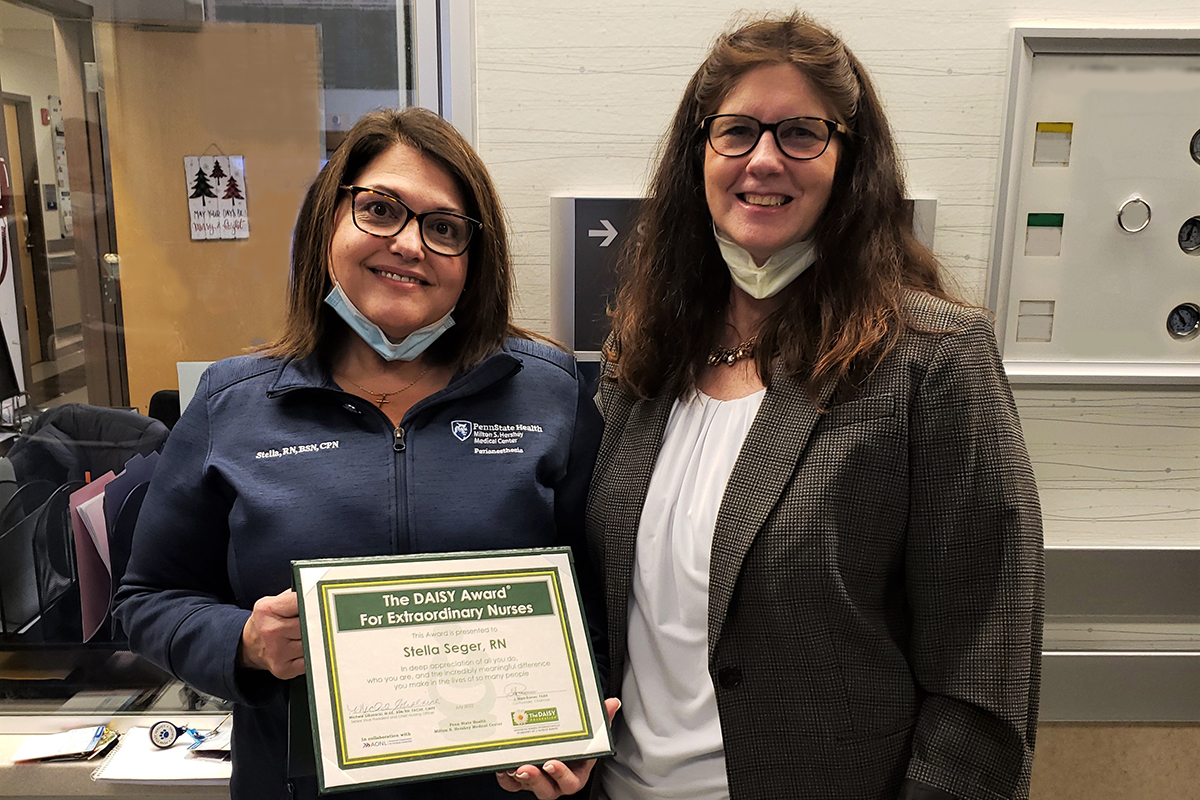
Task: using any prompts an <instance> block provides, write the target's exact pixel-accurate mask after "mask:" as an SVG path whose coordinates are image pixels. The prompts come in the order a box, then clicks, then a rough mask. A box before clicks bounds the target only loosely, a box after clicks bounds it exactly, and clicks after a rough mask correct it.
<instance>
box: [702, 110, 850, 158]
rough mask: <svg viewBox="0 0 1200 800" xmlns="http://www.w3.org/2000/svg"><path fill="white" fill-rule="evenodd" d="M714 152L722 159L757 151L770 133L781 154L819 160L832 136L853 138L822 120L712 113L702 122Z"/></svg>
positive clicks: (837, 125)
mask: <svg viewBox="0 0 1200 800" xmlns="http://www.w3.org/2000/svg"><path fill="white" fill-rule="evenodd" d="M700 128H701V130H703V131H704V132H705V133H706V134H707V135H708V143H709V144H710V145H712V149H713V150H714V151H715V152H716V153H717V154H718V155H722V156H726V157H728V158H738V157H739V156H744V155H746V154H747V153H749V152H750V151H752V150H753V149H754V148H756V147H758V142H759V140H760V139H762V135H763V134H764V133H766V132H767V131H770V132H771V135H772V136H773V137H775V144H776V146H777V147H778V148H779V151H780V152H781V153H783V154H784V155H785V156H787V157H788V158H793V159H795V160H797V161H811V160H812V159H814V158H820V157H821V154H822V153H824V152H825V150H826V148H828V147H829V140H830V139H832V138H833V134H835V133H840V134H842V135H843V136H849V135H850V129H849V128H847V127H846V126H845V125H843V124H842V123H840V122H835V121H834V120H831V119H825V118H823V117H788V118H787V119H781V120H779V121H778V122H762V121H761V120H757V119H755V118H754V117H749V116H746V115H745V114H712V115H711V116H707V117H705V118H704V119H703V120H702V121H701V122H700Z"/></svg>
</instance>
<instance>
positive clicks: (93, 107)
mask: <svg viewBox="0 0 1200 800" xmlns="http://www.w3.org/2000/svg"><path fill="white" fill-rule="evenodd" d="M22 5H25V6H27V7H30V8H34V9H35V10H38V11H44V12H48V13H53V14H55V15H56V16H55V17H54V46H55V56H56V61H57V66H58V84H59V94H60V96H61V97H62V119H63V132H64V134H65V135H66V140H67V171H68V173H69V178H70V185H71V215H72V218H73V221H74V228H75V230H74V240H75V263H76V267H77V272H78V276H79V300H80V310H81V315H82V320H83V348H84V374H85V377H86V380H87V390H88V402H90V403H92V404H94V405H105V406H116V407H127V406H128V405H129V378H128V373H127V370H126V366H125V333H124V326H123V316H122V313H121V293H120V284H119V282H118V275H117V273H116V266H115V265H112V266H110V265H109V264H107V263H106V261H105V256H106V255H108V254H116V253H117V241H116V230H115V227H114V226H115V223H114V220H113V214H112V181H111V177H110V175H109V174H108V147H107V140H106V138H105V135H104V111H103V98H102V96H101V93H100V91H99V89H100V87H99V85H98V84H99V69H98V68H97V65H96V53H95V45H94V42H93V39H92V22H91V11H92V9H91V8H90V7H88V6H84V5H83V4H81V3H73V2H70V0H54V1H53V2H38V3H31V2H27V3H22ZM66 7H78V8H75V12H76V14H77V16H70V15H69V14H67V13H63V11H62V10H63V9H64V8H66ZM67 10H69V9H67Z"/></svg>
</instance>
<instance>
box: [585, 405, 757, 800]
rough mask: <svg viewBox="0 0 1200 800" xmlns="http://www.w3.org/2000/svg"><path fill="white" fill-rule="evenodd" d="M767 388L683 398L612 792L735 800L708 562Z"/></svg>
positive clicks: (639, 610) (643, 534)
mask: <svg viewBox="0 0 1200 800" xmlns="http://www.w3.org/2000/svg"><path fill="white" fill-rule="evenodd" d="M765 394H766V389H762V390H760V391H758V392H755V393H754V394H752V395H749V396H747V397H743V398H739V399H737V400H726V401H722V400H714V399H713V398H711V397H708V396H707V395H704V394H702V393H700V392H696V393H695V394H694V395H692V396H691V397H688V398H685V399H680V400H677V401H675V405H674V406H673V407H672V409H671V416H670V418H669V419H668V421H667V428H666V431H665V433H664V434H663V444H662V450H661V452H660V453H659V456H658V461H657V463H656V464H655V465H654V472H653V474H652V475H651V477H650V487H649V490H648V492H647V494H646V503H645V505H644V506H643V508H642V517H641V522H640V524H639V526H638V537H637V550H636V553H635V556H634V562H633V583H632V587H631V589H630V598H629V625H628V633H627V659H628V660H627V661H626V664H625V676H624V679H623V681H622V684H621V703H622V705H621V715H622V717H623V719H624V725H622V726H620V728H619V730H618V733H617V738H616V751H617V755H616V758H615V759H613V761H612V762H611V763H610V764H609V765H608V766H607V768H606V769H605V770H604V773H603V780H602V783H603V789H604V793H605V794H606V795H608V797H610V798H611V799H612V800H650V798H694V799H695V800H728V798H729V784H728V781H727V779H726V776H725V751H724V748H723V742H722V739H721V722H720V720H719V719H718V717H717V698H716V694H715V692H714V691H713V685H712V679H711V678H710V677H709V674H708V571H709V563H710V560H711V555H712V539H713V529H714V528H715V527H716V523H717V512H718V511H719V510H720V508H721V499H722V498H723V497H724V495H725V485H726V484H727V483H728V482H729V475H730V473H731V472H732V471H733V465H734V462H735V461H737V457H738V453H740V452H741V449H742V442H743V441H745V438H746V433H747V432H748V431H749V430H750V426H751V424H752V423H753V422H754V417H755V415H756V414H757V413H758V408H759V405H761V403H762V399H763V396H764V395H765Z"/></svg>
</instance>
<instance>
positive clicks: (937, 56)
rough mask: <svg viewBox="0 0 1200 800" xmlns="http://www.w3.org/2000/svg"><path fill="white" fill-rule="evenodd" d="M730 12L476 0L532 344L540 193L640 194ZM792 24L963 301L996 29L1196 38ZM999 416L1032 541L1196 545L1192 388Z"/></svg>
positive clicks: (944, 12) (978, 243) (920, 7)
mask: <svg viewBox="0 0 1200 800" xmlns="http://www.w3.org/2000/svg"><path fill="white" fill-rule="evenodd" d="M744 7H745V5H744V4H743V3H739V2H720V1H719V0H688V1H687V2H661V1H659V2H635V1H634V0H610V2H605V3H599V2H583V1H582V0H525V1H524V2H522V0H476V46H477V51H476V56H477V61H476V69H477V87H478V101H477V102H478V116H477V124H478V132H479V139H478V143H479V150H480V152H481V154H482V155H483V158H484V160H485V161H486V162H487V164H488V166H489V167H490V168H491V169H492V172H493V175H494V177H495V178H496V181H497V184H498V186H499V189H500V194H501V197H502V198H503V199H504V201H505V203H506V205H507V209H508V212H509V216H510V219H511V221H512V231H513V238H514V252H515V255H516V263H517V270H518V274H517V285H518V292H519V305H518V315H519V318H520V322H522V323H523V324H526V325H529V326H531V327H534V328H536V329H539V330H543V331H546V330H549V317H550V313H549V309H550V269H549V261H550V231H549V221H550V196H551V195H554V194H573V195H600V196H603V195H608V196H622V195H626V194H628V193H630V192H634V193H637V192H640V191H642V190H643V188H644V182H645V179H646V176H647V172H648V170H649V168H650V166H651V165H652V163H653V157H654V151H655V148H656V145H657V143H658V141H659V138H660V137H661V135H662V134H663V132H664V130H665V129H666V125H667V123H668V121H669V118H670V115H671V114H672V113H673V111H674V109H675V106H676V105H677V103H678V101H679V96H680V93H681V92H682V90H683V87H684V85H685V84H686V82H687V79H688V78H689V77H690V75H691V73H692V72H693V71H694V70H695V68H696V66H697V64H698V63H699V61H700V59H702V58H703V56H704V54H705V52H707V49H708V46H709V44H710V43H711V41H712V39H713V38H714V37H715V36H716V34H717V33H718V32H720V31H721V30H722V29H723V28H724V27H725V26H726V25H727V24H728V23H729V21H730V20H731V19H732V18H733V17H734V16H735V15H736V14H738V13H739V12H740V11H741V10H742V9H743V8H744ZM755 7H756V8H758V9H767V8H775V9H778V10H784V11H786V10H790V9H791V8H792V7H793V6H791V5H785V4H779V3H762V4H755ZM807 10H808V11H810V12H811V13H812V14H813V15H814V16H816V17H817V19H819V20H821V21H823V22H824V23H826V24H828V25H829V26H831V27H832V28H834V29H835V30H838V31H839V32H840V33H841V34H842V35H843V37H844V38H845V39H846V41H847V42H848V43H849V44H850V46H851V47H852V48H853V49H854V51H855V53H856V54H857V55H858V56H859V58H860V59H861V60H862V61H863V62H864V63H865V64H866V66H867V68H868V70H869V71H870V72H871V74H872V75H873V77H874V78H875V81H876V83H877V85H878V88H879V90H880V92H881V94H882V97H883V100H884V102H885V105H886V107H887V109H888V113H889V116H890V119H891V122H892V124H893V126H894V127H895V129H896V134H897V138H898V139H899V141H900V144H901V148H902V153H903V155H904V157H905V159H906V161H907V164H908V180H909V190H910V193H911V194H912V195H913V196H917V197H933V198H936V199H937V201H938V211H937V236H936V240H935V245H936V250H937V252H938V255H939V256H940V257H941V258H942V259H943V261H944V263H945V264H946V265H947V267H948V272H949V274H950V276H951V278H952V280H953V281H954V282H955V283H956V284H957V286H958V287H959V289H960V291H961V292H962V293H963V295H964V296H965V297H966V298H967V299H969V300H972V301H975V302H980V303H982V302H983V298H984V289H985V286H986V279H987V270H988V260H989V257H990V253H991V237H992V230H991V226H992V216H993V208H994V203H995V194H996V182H997V170H998V168H999V162H1000V152H999V151H1000V141H1001V135H1002V131H1003V120H1004V114H1005V108H1004V103H1005V86H1006V70H1007V61H1008V58H1009V54H1010V48H1011V29H1012V28H1013V27H1016V26H1026V27H1046V26H1071V27H1078V26H1101V27H1107V26H1111V27H1122V28H1136V27H1146V28H1151V27H1153V28H1169V27H1200V5H1198V4H1195V3H1180V2H1178V1H1177V0H1145V2H1142V3H1138V4H1130V3H1128V2H1126V1H1125V0H1046V1H1045V2H1041V3H1038V4H1036V5H1035V4H1034V3H1028V2H1026V3H1015V4H1014V3H999V4H998V3H995V2H985V1H984V0H925V1H924V2H916V1H915V0H899V1H898V2H890V1H889V2H878V1H875V2H857V3H850V4H847V3H828V2H826V3H818V4H813V5H810V6H807ZM1081 398H1083V399H1081ZM1072 400H1073V401H1072ZM1085 401H1086V402H1085ZM1018 403H1019V405H1020V406H1021V410H1022V416H1023V419H1024V420H1025V425H1026V432H1027V438H1028V439H1029V441H1030V450H1031V452H1032V454H1033V456H1034V458H1035V461H1036V462H1037V463H1036V466H1035V469H1036V470H1037V473H1038V478H1039V485H1040V487H1041V491H1042V499H1043V505H1044V507H1045V511H1046V531H1047V541H1048V542H1049V543H1068V542H1069V543H1079V542H1081V541H1085V540H1092V539H1096V540H1098V541H1102V542H1106V543H1110V544H1112V543H1118V542H1128V543H1135V542H1145V541H1147V540H1153V541H1157V542H1159V543H1167V541H1170V542H1173V543H1187V542H1192V543H1195V544H1197V545H1200V534H1198V533H1196V532H1195V531H1196V529H1197V528H1198V527H1200V526H1197V524H1196V518H1197V516H1198V515H1200V512H1198V511H1197V509H1198V508H1200V485H1197V481H1198V480H1200V479H1198V478H1197V476H1200V455H1198V454H1200V389H1196V390H1190V391H1189V390H1186V389H1183V390H1179V391H1173V392H1169V393H1161V392H1160V393H1157V394H1155V393H1147V392H1145V391H1141V392H1121V391H1106V392H1096V391H1089V390H1086V389H1080V390H1071V391H1067V390H1055V389H1022V390H1021V391H1020V392H1018ZM1168 470H1169V471H1168Z"/></svg>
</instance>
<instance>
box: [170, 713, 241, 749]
mask: <svg viewBox="0 0 1200 800" xmlns="http://www.w3.org/2000/svg"><path fill="white" fill-rule="evenodd" d="M231 716H233V715H232V714H226V715H225V719H223V720H221V721H220V722H218V723H217V727H215V728H213V729H212V730H210V731H200V730H197V729H196V728H193V727H189V726H185V725H176V724H175V723H174V722H168V721H167V720H163V721H161V722H156V723H154V724H153V725H151V726H150V742H151V744H153V745H154V746H155V747H160V748H162V749H163V750H166V749H167V748H168V747H170V746H172V745H173V744H175V742H177V741H179V737H180V736H182V735H183V734H185V733H186V734H187V735H188V736H190V737H192V743H191V744H190V745H188V749H189V750H194V749H195V748H196V747H197V746H198V745H199V744H200V743H201V742H203V741H204V740H205V739H210V738H212V737H213V736H215V735H216V734H217V732H218V731H220V730H221V726H222V725H224V724H225V723H226V722H228V721H229V718H230V717H231Z"/></svg>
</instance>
